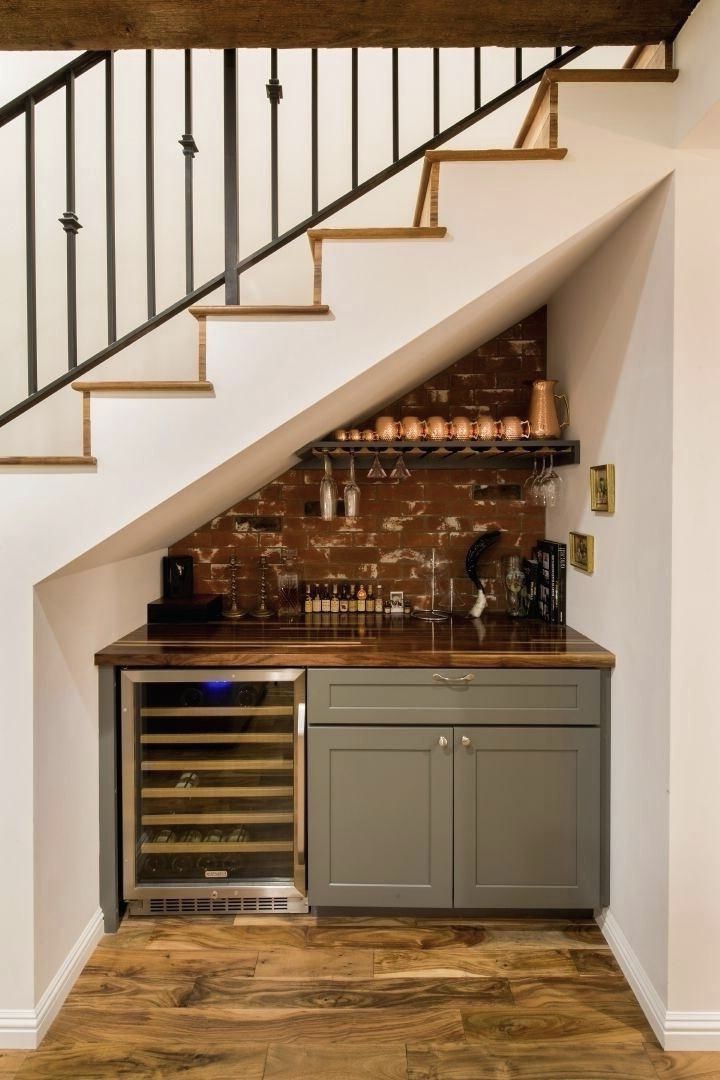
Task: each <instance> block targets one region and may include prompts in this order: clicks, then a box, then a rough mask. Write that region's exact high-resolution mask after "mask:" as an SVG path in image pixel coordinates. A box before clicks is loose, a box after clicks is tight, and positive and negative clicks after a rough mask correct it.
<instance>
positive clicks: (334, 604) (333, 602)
mask: <svg viewBox="0 0 720 1080" xmlns="http://www.w3.org/2000/svg"><path fill="white" fill-rule="evenodd" d="M339 610H340V597H339V596H338V587H337V581H335V582H333V590H332V596H331V597H330V611H331V612H332V614H333V615H337V613H338V612H339Z"/></svg>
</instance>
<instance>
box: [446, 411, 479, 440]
mask: <svg viewBox="0 0 720 1080" xmlns="http://www.w3.org/2000/svg"><path fill="white" fill-rule="evenodd" d="M450 434H451V435H452V437H453V439H472V437H473V423H472V420H470V419H469V418H468V417H467V416H453V418H452V420H451V421H450Z"/></svg>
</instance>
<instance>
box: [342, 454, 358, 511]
mask: <svg viewBox="0 0 720 1080" xmlns="http://www.w3.org/2000/svg"><path fill="white" fill-rule="evenodd" d="M343 499H344V500H345V517H346V518H351V519H354V518H357V517H359V516H360V488H359V487H358V485H357V482H356V480H355V455H354V454H350V476H349V478H348V481H347V483H346V484H345V487H344V489H343Z"/></svg>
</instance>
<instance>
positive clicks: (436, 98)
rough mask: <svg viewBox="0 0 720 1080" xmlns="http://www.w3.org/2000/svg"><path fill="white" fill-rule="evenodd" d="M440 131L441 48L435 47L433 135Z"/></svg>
mask: <svg viewBox="0 0 720 1080" xmlns="http://www.w3.org/2000/svg"><path fill="white" fill-rule="evenodd" d="M439 132H440V50H439V49H433V135H438V134H439Z"/></svg>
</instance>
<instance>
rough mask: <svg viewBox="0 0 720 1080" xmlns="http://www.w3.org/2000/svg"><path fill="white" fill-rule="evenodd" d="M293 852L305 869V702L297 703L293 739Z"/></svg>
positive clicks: (299, 864)
mask: <svg viewBox="0 0 720 1080" xmlns="http://www.w3.org/2000/svg"><path fill="white" fill-rule="evenodd" d="M295 852H296V863H297V865H298V866H301V867H302V868H303V871H304V869H305V702H304V701H301V702H299V703H298V708H297V730H296V739H295Z"/></svg>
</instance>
